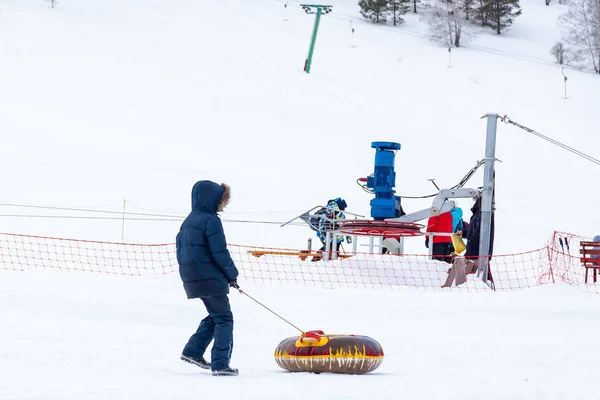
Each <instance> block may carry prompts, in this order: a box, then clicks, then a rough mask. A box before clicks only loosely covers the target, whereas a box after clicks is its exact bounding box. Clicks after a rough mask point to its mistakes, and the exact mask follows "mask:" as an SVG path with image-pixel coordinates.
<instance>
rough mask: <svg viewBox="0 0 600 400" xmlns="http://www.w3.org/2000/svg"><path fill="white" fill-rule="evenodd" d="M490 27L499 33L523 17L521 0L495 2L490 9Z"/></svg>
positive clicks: (495, 0) (494, 0)
mask: <svg viewBox="0 0 600 400" xmlns="http://www.w3.org/2000/svg"><path fill="white" fill-rule="evenodd" d="M488 12H489V13H488V25H489V26H490V27H491V28H492V29H493V30H495V31H496V33H498V35H499V34H500V33H501V31H502V28H506V27H507V26H510V25H511V24H512V23H513V21H514V20H515V18H516V17H518V16H519V15H521V6H520V5H519V0H493V1H491V2H490V3H489V8H488Z"/></svg>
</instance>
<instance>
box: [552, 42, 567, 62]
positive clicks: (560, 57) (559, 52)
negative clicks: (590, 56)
mask: <svg viewBox="0 0 600 400" xmlns="http://www.w3.org/2000/svg"><path fill="white" fill-rule="evenodd" d="M550 54H552V55H553V56H554V58H555V59H556V63H557V64H564V63H565V60H566V55H567V50H566V49H565V45H564V44H563V42H556V43H555V44H554V46H552V47H551V48H550Z"/></svg>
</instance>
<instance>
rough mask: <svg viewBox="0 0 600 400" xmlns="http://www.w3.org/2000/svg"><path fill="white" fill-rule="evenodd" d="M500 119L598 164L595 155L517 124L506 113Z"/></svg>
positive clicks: (598, 161)
mask: <svg viewBox="0 0 600 400" xmlns="http://www.w3.org/2000/svg"><path fill="white" fill-rule="evenodd" d="M500 120H501V121H502V122H504V123H507V124H510V125H514V126H516V127H517V128H521V129H523V130H524V131H526V132H529V133H531V134H532V135H535V136H537V137H539V138H540V139H544V140H546V141H548V142H550V143H552V144H553V145H555V146H558V147H560V148H562V149H564V150H567V151H570V152H571V153H573V154H575V155H577V156H579V157H581V158H584V159H586V160H588V161H590V162H593V163H594V164H597V165H600V160H599V159H597V158H595V157H592V156H590V155H589V154H586V153H584V152H582V151H579V150H577V149H574V148H572V147H570V146H567V145H566V144H564V143H562V142H559V141H558V140H555V139H552V138H550V137H548V136H545V135H542V134H541V133H539V132H536V131H535V130H533V129H531V128H528V127H526V126H524V125H521V124H519V123H518V122H515V121H513V120H511V119H510V118H509V117H508V116H506V115H505V116H504V117H501V118H500Z"/></svg>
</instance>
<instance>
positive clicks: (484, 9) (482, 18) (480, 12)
mask: <svg viewBox="0 0 600 400" xmlns="http://www.w3.org/2000/svg"><path fill="white" fill-rule="evenodd" d="M475 1H477V2H478V3H479V5H478V6H477V7H474V9H475V17H476V19H477V20H478V21H479V22H481V26H486V25H488V20H489V18H490V15H491V12H492V3H493V2H494V1H495V0H475Z"/></svg>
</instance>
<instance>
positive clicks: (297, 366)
mask: <svg viewBox="0 0 600 400" xmlns="http://www.w3.org/2000/svg"><path fill="white" fill-rule="evenodd" d="M275 361H276V362H277V364H278V365H279V366H280V367H281V368H283V369H285V370H287V371H290V372H314V373H317V374H319V373H321V372H331V373H336V374H366V373H368V372H372V371H374V370H376V369H377V368H378V367H379V366H380V365H381V363H382V362H383V349H382V348H381V345H380V344H379V343H378V342H377V341H376V340H374V339H372V338H370V337H368V336H360V335H326V334H325V333H324V332H323V331H309V332H306V333H305V334H304V335H303V336H294V337H289V338H287V339H284V340H282V341H281V343H279V345H278V346H277V348H276V349H275Z"/></svg>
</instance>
